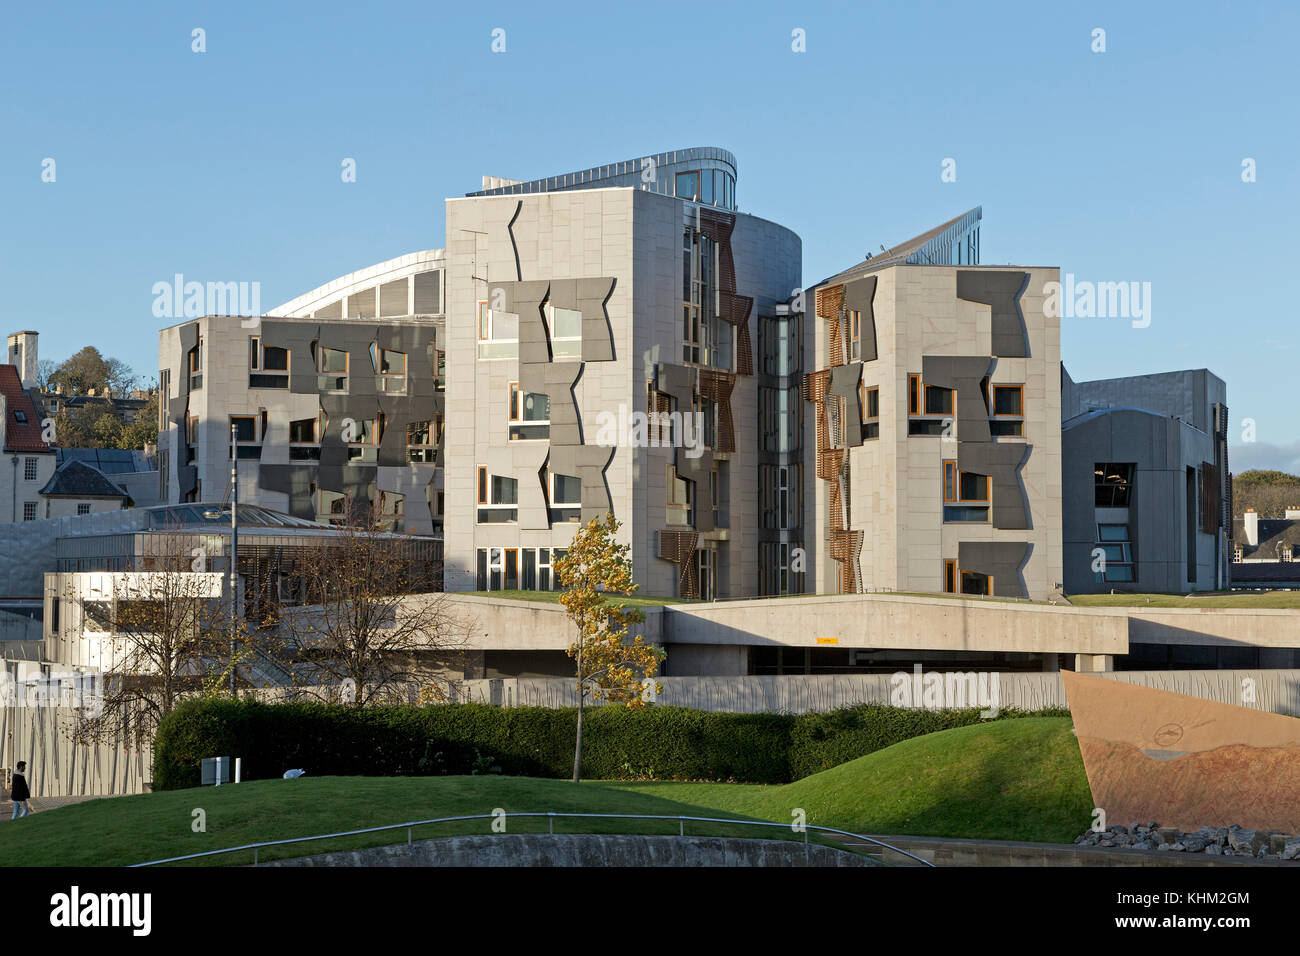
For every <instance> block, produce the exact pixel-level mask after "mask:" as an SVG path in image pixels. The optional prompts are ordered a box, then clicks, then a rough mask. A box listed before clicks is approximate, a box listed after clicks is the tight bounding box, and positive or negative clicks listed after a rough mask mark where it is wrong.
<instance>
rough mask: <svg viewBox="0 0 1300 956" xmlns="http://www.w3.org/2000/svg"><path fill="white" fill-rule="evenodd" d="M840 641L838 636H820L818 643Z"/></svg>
mask: <svg viewBox="0 0 1300 956" xmlns="http://www.w3.org/2000/svg"><path fill="white" fill-rule="evenodd" d="M839 642H840V639H839V638H838V637H819V638H817V643H818V644H838V643H839Z"/></svg>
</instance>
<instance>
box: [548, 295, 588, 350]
mask: <svg viewBox="0 0 1300 956" xmlns="http://www.w3.org/2000/svg"><path fill="white" fill-rule="evenodd" d="M547 318H548V320H549V323H550V326H551V358H552V359H554V360H555V361H557V362H560V361H565V360H569V361H581V360H582V313H581V312H577V311H575V310H573V309H557V308H554V307H553V306H547Z"/></svg>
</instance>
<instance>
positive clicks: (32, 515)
mask: <svg viewBox="0 0 1300 956" xmlns="http://www.w3.org/2000/svg"><path fill="white" fill-rule="evenodd" d="M36 504H37V503H36V502H35V501H24V502H23V520H24V521H35V520H36Z"/></svg>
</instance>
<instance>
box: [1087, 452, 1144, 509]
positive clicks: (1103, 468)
mask: <svg viewBox="0 0 1300 956" xmlns="http://www.w3.org/2000/svg"><path fill="white" fill-rule="evenodd" d="M1133 469H1134V464H1133V463H1132V462H1127V463H1121V462H1098V463H1097V464H1096V465H1094V466H1093V474H1094V476H1095V489H1096V491H1095V505H1096V507H1098V508H1127V507H1129V504H1130V503H1131V501H1132V495H1133Z"/></svg>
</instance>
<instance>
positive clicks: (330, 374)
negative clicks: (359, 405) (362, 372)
mask: <svg viewBox="0 0 1300 956" xmlns="http://www.w3.org/2000/svg"><path fill="white" fill-rule="evenodd" d="M316 363H317V364H316V371H317V372H318V373H319V374H318V375H317V377H316V387H317V388H319V389H320V390H321V391H325V392H346V391H347V390H348V353H347V352H345V351H344V350H343V349H331V348H327V347H325V346H323V345H322V346H319V347H318V348H317V350H316Z"/></svg>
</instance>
